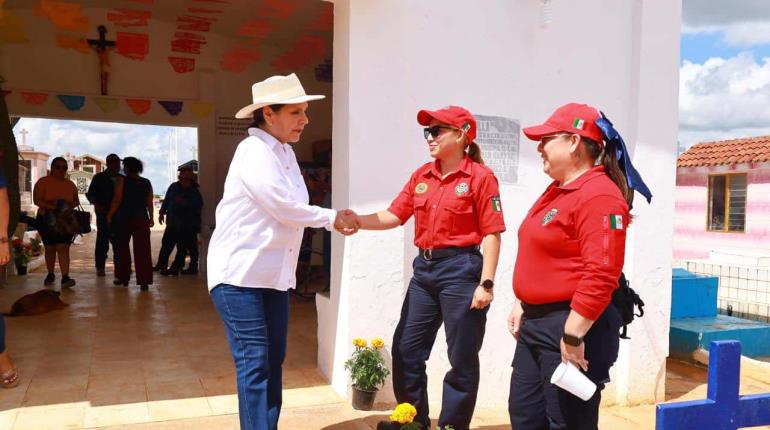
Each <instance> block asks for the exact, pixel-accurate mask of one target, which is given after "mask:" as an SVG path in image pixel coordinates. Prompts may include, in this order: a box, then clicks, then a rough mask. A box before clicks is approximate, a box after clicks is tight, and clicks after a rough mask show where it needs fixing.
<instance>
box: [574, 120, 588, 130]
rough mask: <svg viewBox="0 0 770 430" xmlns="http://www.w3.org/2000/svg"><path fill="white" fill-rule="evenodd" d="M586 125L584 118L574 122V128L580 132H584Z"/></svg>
mask: <svg viewBox="0 0 770 430" xmlns="http://www.w3.org/2000/svg"><path fill="white" fill-rule="evenodd" d="M585 125H586V122H585V121H584V120H583V119H582V118H575V120H574V121H572V127H573V128H576V129H578V130H582V129H583V127H585Z"/></svg>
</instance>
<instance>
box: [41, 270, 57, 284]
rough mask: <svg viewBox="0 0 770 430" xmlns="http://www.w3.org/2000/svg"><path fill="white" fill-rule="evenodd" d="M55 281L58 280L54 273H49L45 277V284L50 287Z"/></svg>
mask: <svg viewBox="0 0 770 430" xmlns="http://www.w3.org/2000/svg"><path fill="white" fill-rule="evenodd" d="M54 282H56V275H54V274H53V273H49V274H48V276H46V277H45V280H44V281H43V285H45V286H46V287H49V286H51V285H53V284H54Z"/></svg>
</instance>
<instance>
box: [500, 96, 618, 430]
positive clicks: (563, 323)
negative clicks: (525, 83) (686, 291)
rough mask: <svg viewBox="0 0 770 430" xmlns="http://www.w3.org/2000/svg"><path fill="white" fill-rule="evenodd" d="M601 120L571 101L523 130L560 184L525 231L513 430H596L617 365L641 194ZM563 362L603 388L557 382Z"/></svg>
mask: <svg viewBox="0 0 770 430" xmlns="http://www.w3.org/2000/svg"><path fill="white" fill-rule="evenodd" d="M600 118H602V116H601V114H600V112H599V111H598V110H597V109H595V108H593V107H591V106H588V105H585V104H576V103H570V104H567V105H564V106H562V107H560V108H559V109H557V110H556V111H555V112H554V113H553V114H552V115H551V117H550V118H548V120H546V121H545V123H543V124H541V125H538V126H534V127H527V128H524V130H523V131H524V134H525V135H526V136H527V137H528V138H529V139H531V140H534V141H538V142H540V143H539V145H538V147H537V150H538V152H540V155H541V156H542V158H543V170H544V171H545V173H546V174H547V175H548V176H550V177H551V178H553V183H552V184H551V185H550V186H548V188H547V189H546V190H545V192H544V193H543V194H542V195H541V196H540V198H539V199H538V200H537V201H536V202H535V204H534V205H533V206H532V208H531V209H530V210H529V213H528V214H527V216H526V217H525V218H524V221H522V224H521V227H520V228H519V234H518V237H519V250H518V254H517V257H516V265H515V268H514V274H513V289H514V293H515V295H516V298H517V299H518V300H517V302H516V303H515V304H514V308H513V310H512V312H511V315H510V317H509V319H508V324H509V330H510V331H511V334H513V336H514V337H515V338H516V339H517V340H518V342H517V344H516V352H515V355H514V359H513V375H512V376H511V388H510V397H509V413H510V418H511V425H512V427H513V428H514V429H515V430H545V429H581V430H582V429H596V428H598V427H597V426H598V418H599V402H600V400H601V390H602V389H603V388H604V384H606V383H607V382H609V369H610V367H611V366H612V365H613V363H614V362H615V360H616V359H617V355H618V346H619V339H620V335H619V331H618V330H619V328H620V326H621V323H622V322H621V317H620V314H619V312H618V310H617V309H616V308H615V306H614V305H612V304H611V298H612V293H613V291H614V290H615V288H617V287H618V279H619V277H620V272H621V269H622V268H623V258H624V252H625V240H626V228H627V227H628V224H629V220H630V218H629V205H630V203H631V198H632V196H633V190H631V189H630V188H629V186H628V183H627V181H626V177H625V176H624V173H623V171H622V170H621V168H620V166H619V164H618V160H617V158H616V151H615V150H614V148H605V140H608V139H605V137H604V135H603V132H602V129H600V128H599V126H598V125H597V121H598V120H599V119H600ZM561 362H570V363H572V364H574V365H576V366H577V367H578V368H579V369H582V371H583V372H584V373H585V374H586V376H588V378H589V379H591V380H592V381H593V382H594V383H596V385H597V388H598V389H597V390H596V393H595V394H594V396H593V397H592V398H591V399H589V400H588V401H583V400H581V399H580V398H578V397H576V396H574V395H572V394H570V393H569V392H567V391H564V390H562V389H561V388H558V387H556V386H555V385H552V384H551V383H550V378H551V375H552V374H553V372H554V370H555V369H556V367H557V366H558V365H559V364H560V363H561Z"/></svg>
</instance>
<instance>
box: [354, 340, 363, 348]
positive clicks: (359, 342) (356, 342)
mask: <svg viewBox="0 0 770 430" xmlns="http://www.w3.org/2000/svg"><path fill="white" fill-rule="evenodd" d="M353 345H354V346H355V347H356V348H366V339H361V338H360V337H357V338H355V339H353Z"/></svg>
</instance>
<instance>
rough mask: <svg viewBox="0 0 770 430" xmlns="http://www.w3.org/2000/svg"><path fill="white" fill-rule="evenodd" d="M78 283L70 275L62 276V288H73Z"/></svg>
mask: <svg viewBox="0 0 770 430" xmlns="http://www.w3.org/2000/svg"><path fill="white" fill-rule="evenodd" d="M75 284H76V282H75V280H74V279H72V278H70V277H69V276H63V277H62V278H61V287H62V288H72V287H74V286H75Z"/></svg>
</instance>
